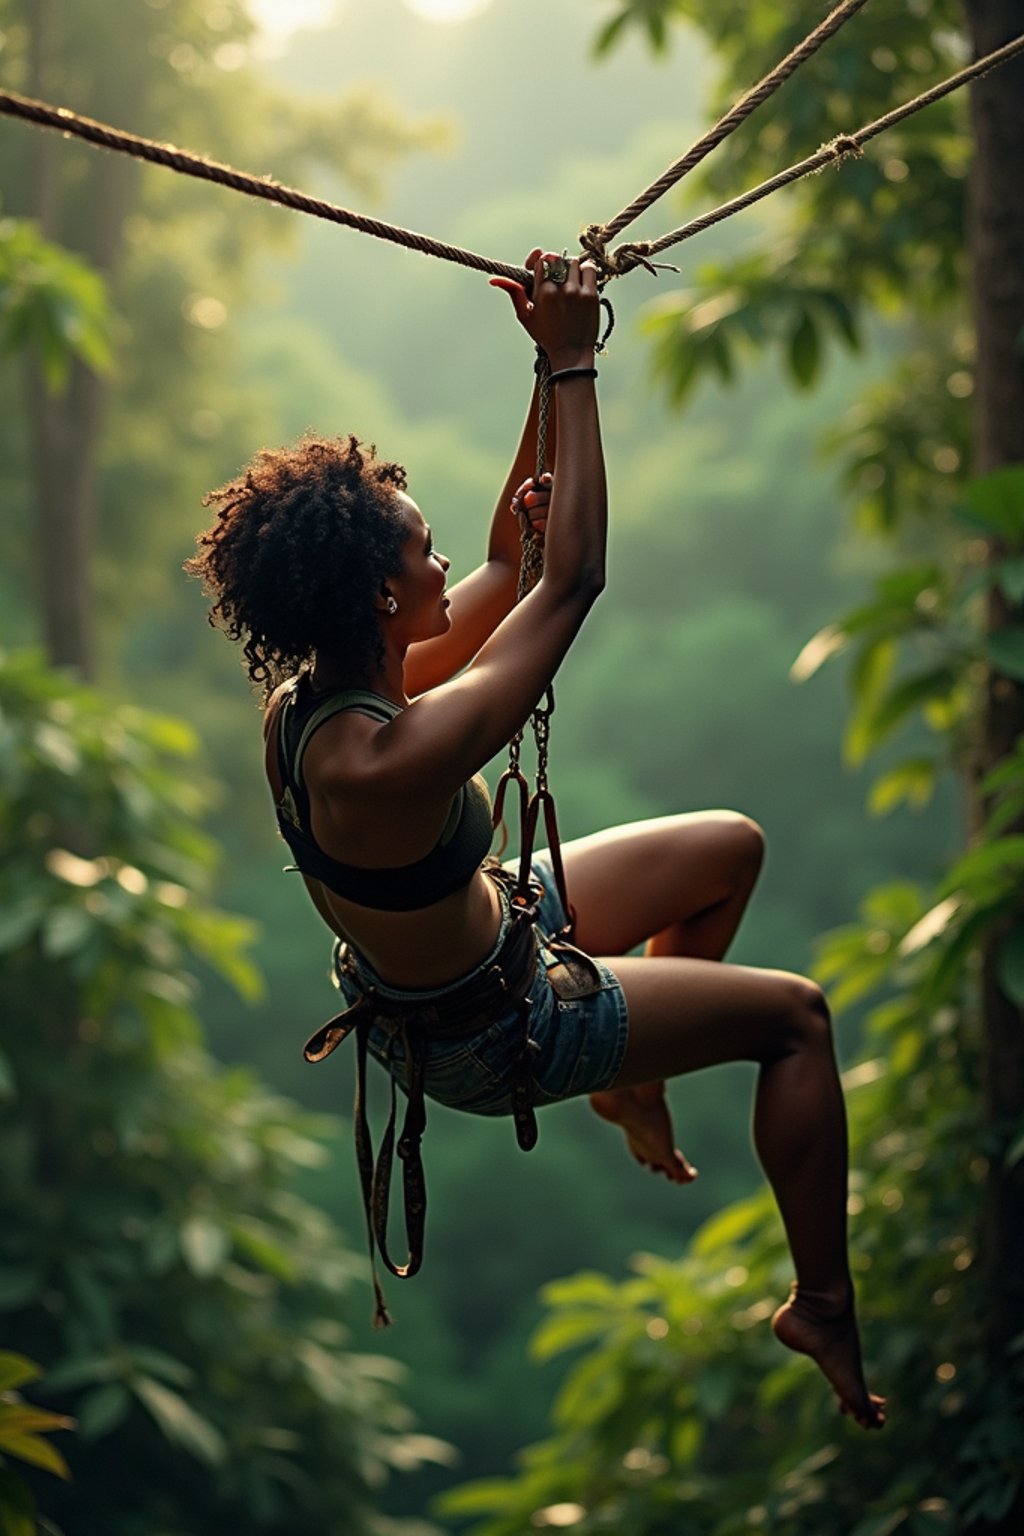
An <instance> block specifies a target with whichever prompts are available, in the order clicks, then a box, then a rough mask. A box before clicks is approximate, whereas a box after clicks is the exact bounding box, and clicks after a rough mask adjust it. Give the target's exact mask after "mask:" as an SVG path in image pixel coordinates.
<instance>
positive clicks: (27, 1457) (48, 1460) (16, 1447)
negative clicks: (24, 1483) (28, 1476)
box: [0, 1431, 71, 1478]
mask: <svg viewBox="0 0 1024 1536" xmlns="http://www.w3.org/2000/svg"><path fill="white" fill-rule="evenodd" d="M0 1451H2V1452H3V1454H4V1455H5V1456H14V1457H15V1458H16V1459H17V1460H18V1461H24V1462H27V1463H28V1465H29V1466H33V1467H42V1469H43V1471H44V1472H52V1473H53V1474H54V1476H55V1477H63V1478H69V1477H70V1476H71V1473H70V1472H69V1471H68V1464H67V1462H66V1461H65V1460H64V1457H63V1456H62V1455H61V1453H60V1451H58V1449H57V1447H56V1446H55V1445H51V1444H50V1442H49V1440H42V1439H40V1437H39V1436H38V1435H18V1434H14V1435H5V1434H3V1433H2V1431H0Z"/></svg>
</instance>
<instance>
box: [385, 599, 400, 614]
mask: <svg viewBox="0 0 1024 1536" xmlns="http://www.w3.org/2000/svg"><path fill="white" fill-rule="evenodd" d="M385 607H386V608H387V610H388V613H397V612H398V604H397V603H396V602H395V600H394V598H393V597H389V598H388V600H387V603H386V604H385Z"/></svg>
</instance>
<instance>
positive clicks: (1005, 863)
mask: <svg viewBox="0 0 1024 1536" xmlns="http://www.w3.org/2000/svg"><path fill="white" fill-rule="evenodd" d="M1022 874H1024V836H1015V837H1001V838H999V839H998V841H996V842H994V843H983V844H982V845H981V847H979V848H972V849H971V851H970V852H969V853H965V854H964V855H963V857H962V858H960V859H958V860H957V861H956V862H955V863H954V864H953V866H952V868H951V869H948V870H947V871H946V877H945V879H944V880H943V881H942V883H941V885H940V886H939V888H938V892H937V894H938V895H939V896H940V897H941V896H950V895H953V893H954V892H956V891H957V890H959V889H961V888H963V889H966V890H968V891H970V892H972V894H973V893H975V892H976V893H978V894H979V895H981V894H985V895H988V894H989V892H990V891H991V889H992V888H993V887H995V888H998V889H1001V888H1003V887H1005V886H1006V885H1007V884H1008V883H1013V882H1015V881H1016V880H1017V879H1018V878H1019V877H1020V876H1021V875H1022Z"/></svg>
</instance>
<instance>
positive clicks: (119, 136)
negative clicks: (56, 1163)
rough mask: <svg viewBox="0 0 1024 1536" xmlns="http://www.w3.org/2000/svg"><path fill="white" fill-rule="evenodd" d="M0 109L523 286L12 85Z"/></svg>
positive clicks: (485, 264)
mask: <svg viewBox="0 0 1024 1536" xmlns="http://www.w3.org/2000/svg"><path fill="white" fill-rule="evenodd" d="M0 114H4V115H6V116H7V117H20V118H24V119H25V121H26V122H30V123H35V124H36V125H37V126H38V127H41V128H54V129H56V130H57V132H58V133H62V134H64V136H65V137H73V138H78V139H84V140H85V141H86V142H87V143H89V144H97V145H99V146H100V148H101V149H112V150H115V151H117V152H118V153H119V154H124V155H131V156H132V157H133V159H136V160H146V161H148V162H149V163H150V164H152V165H164V166H167V167H168V169H170V170H172V171H177V172H178V173H179V174H180V175H182V176H195V177H198V178H199V180H201V181H212V182H216V183H217V184H218V185H219V186H223V187H231V188H232V189H233V190H234V191H236V192H244V193H245V194H246V195H247V196H248V197H259V198H262V199H263V200H264V201H265V202H268V203H280V204H281V206H282V207H284V208H291V209H293V210H294V211H295V212H297V213H309V214H312V216H313V217H314V218H317V219H327V220H329V221H330V222H331V223H333V224H344V225H347V227H348V228H349V229H357V230H359V231H360V233H361V234H364V235H373V236H374V238H375V239H377V240H390V241H391V242H392V244H394V245H404V246H405V247H407V249H409V250H413V251H419V252H420V254H421V255H423V256H437V257H439V258H440V259H441V260H442V261H454V262H457V263H458V264H459V265H460V266H463V267H473V268H475V269H476V271H478V272H492V273H493V274H494V275H495V276H496V277H510V278H512V279H513V280H514V281H515V282H517V283H524V284H526V286H527V287H529V273H528V272H527V271H526V269H525V268H524V267H513V266H509V265H508V263H507V262H503V261H493V260H492V259H491V258H490V257H488V256H478V255H477V254H476V252H475V251H467V250H464V249H463V248H462V247H461V246H458V245H449V244H447V242H445V241H443V240H435V239H433V237H432V236H430V235H420V234H417V233H416V232H415V230H411V229H403V228H402V226H401V225H399V224H387V223H385V222H384V221H383V220H381V219H371V218H368V217H367V216H366V215H365V214H362V213H353V212H351V210H350V209H348V208H339V207H338V205H337V204H336V203H328V202H325V201H323V199H321V198H317V197H309V196H307V194H306V193H305V192H298V191H296V190H295V188H294V187H286V186H282V185H281V183H280V182H277V181H272V180H271V179H270V177H267V176H250V175H247V174H246V173H245V172H243V171H236V170H234V169H233V167H231V166H230V165H222V164H221V163H220V162H219V161H217V160H209V159H207V158H206V157H205V156H202V155H194V154H191V153H190V152H189V151H187V150H184V149H178V148H177V147H176V146H175V145H173V144H158V143H156V141H155V140H154V139H144V138H140V137H139V135H138V134H134V133H123V132H122V131H121V130H120V129H118V128H111V127H110V125H109V124H108V123H99V122H96V121H95V119H94V118H91V117H81V116H80V115H79V114H78V113H77V112H72V111H70V110H69V109H68V108H67V107H51V106H49V105H48V104H47V103H46V102H44V101H34V100H33V99H32V98H31V97H29V96H20V95H18V93H17V92H15V91H0Z"/></svg>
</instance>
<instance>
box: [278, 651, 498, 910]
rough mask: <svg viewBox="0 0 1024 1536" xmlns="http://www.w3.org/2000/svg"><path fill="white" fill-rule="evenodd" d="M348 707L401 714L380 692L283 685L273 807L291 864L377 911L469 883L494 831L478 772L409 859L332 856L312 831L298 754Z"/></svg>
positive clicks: (380, 716)
mask: <svg viewBox="0 0 1024 1536" xmlns="http://www.w3.org/2000/svg"><path fill="white" fill-rule="evenodd" d="M345 710H353V711H354V712H356V713H357V714H361V715H369V716H370V718H371V719H374V720H380V721H388V720H393V719H394V718H395V716H396V715H398V714H401V712H402V706H401V705H400V704H395V703H393V702H392V701H391V700H390V699H385V698H384V697H382V695H381V694H379V693H370V692H368V691H361V690H358V689H344V690H340V691H338V692H335V693H329V694H316V693H314V692H313V690H312V688H311V687H310V685H309V682H308V678H307V675H305V674H303V676H301V677H299V678H296V679H295V680H294V682H293V684H292V686H291V687H290V688H289V689H288V690H287V691H286V693H285V696H284V699H283V702H282V704H281V708H280V712H279V715H278V721H277V750H278V761H279V763H280V767H281V778H282V781H283V784H284V789H283V792H282V795H281V798H280V800H279V801H278V803H277V806H276V810H277V824H278V828H279V830H280V833H281V836H282V837H283V838H284V840H285V842H286V843H287V844H288V847H289V848H290V849H291V853H292V857H293V858H294V860H295V867H296V868H297V869H299V870H301V871H302V873H303V874H304V875H309V876H310V877H311V878H312V879H314V880H319V881H320V882H321V884H322V885H325V886H326V887H327V889H328V890H330V891H333V892H334V893H335V895H337V896H341V897H343V898H344V899H345V900H346V901H354V902H356V903H358V904H359V905H360V906H363V907H372V908H374V909H376V910H378V911H381V912H412V911H415V910H416V909H418V908H420V907H429V906H432V905H433V904H434V903H435V902H437V901H441V900H442V899H443V898H444V897H445V896H450V895H451V894H452V892H453V891H457V890H461V888H462V887H463V886H465V885H468V884H469V882H470V880H471V879H472V878H473V875H474V874H475V873H476V871H477V870H478V869H479V868H480V865H481V864H482V863H483V861H484V859H485V858H486V856H487V851H488V849H489V848H490V845H491V835H492V826H491V799H490V795H489V794H488V790H487V785H486V783H485V782H484V780H483V779H482V778H481V777H480V775H479V774H477V775H476V776H475V777H474V778H472V779H470V780H469V782H468V783H466V784H464V785H462V787H461V788H460V789H459V791H458V793H457V795H456V796H455V798H454V800H453V801H452V805H451V810H450V811H449V813H448V819H447V821H446V822H445V825H444V828H443V830H442V832H441V836H440V838H439V839H438V841H437V843H436V844H435V846H434V847H433V848H432V849H431V850H430V852H429V853H427V854H425V855H424V857H423V858H422V859H417V860H416V861H415V863H413V864H404V865H400V866H398V867H395V868H389V869H366V868H363V867H362V866H360V865H356V864H343V863H342V862H341V861H340V860H338V859H334V858H331V857H330V855H329V854H326V853H324V851H323V849H322V848H320V847H319V846H318V845H317V843H316V841H315V839H314V837H313V831H312V826H311V823H310V805H309V795H308V794H307V792H306V788H305V785H304V783H303V780H302V758H303V755H304V753H305V751H306V748H307V746H308V745H309V742H310V739H311V737H312V736H313V734H314V732H316V731H317V730H319V728H320V726H321V725H323V724H324V723H325V722H326V721H327V720H332V719H333V718H334V716H335V715H338V714H341V713H343V712H344V711H345Z"/></svg>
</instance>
